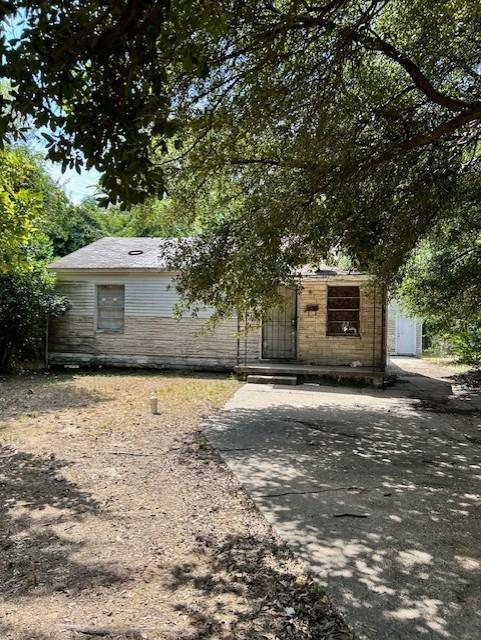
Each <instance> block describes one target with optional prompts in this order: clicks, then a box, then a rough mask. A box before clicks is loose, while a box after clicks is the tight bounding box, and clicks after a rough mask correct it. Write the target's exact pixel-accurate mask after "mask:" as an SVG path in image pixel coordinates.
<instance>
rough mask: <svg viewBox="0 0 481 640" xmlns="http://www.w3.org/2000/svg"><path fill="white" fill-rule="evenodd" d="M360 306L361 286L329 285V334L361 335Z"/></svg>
mask: <svg viewBox="0 0 481 640" xmlns="http://www.w3.org/2000/svg"><path fill="white" fill-rule="evenodd" d="M360 307H361V296H360V290H359V287H346V286H339V287H327V335H328V336H359V335H360V333H361V327H360V320H359V311H360Z"/></svg>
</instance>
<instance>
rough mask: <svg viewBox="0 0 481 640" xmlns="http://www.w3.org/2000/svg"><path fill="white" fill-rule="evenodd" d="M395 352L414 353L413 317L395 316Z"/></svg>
mask: <svg viewBox="0 0 481 640" xmlns="http://www.w3.org/2000/svg"><path fill="white" fill-rule="evenodd" d="M396 353H397V354H398V355H400V356H415V355H416V320H415V318H406V317H404V316H398V317H397V334H396Z"/></svg>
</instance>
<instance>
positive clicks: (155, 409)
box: [149, 393, 159, 415]
mask: <svg viewBox="0 0 481 640" xmlns="http://www.w3.org/2000/svg"><path fill="white" fill-rule="evenodd" d="M149 401H150V411H151V413H152V414H153V415H156V414H157V413H159V400H158V398H157V396H156V395H155V393H151V394H150V398H149Z"/></svg>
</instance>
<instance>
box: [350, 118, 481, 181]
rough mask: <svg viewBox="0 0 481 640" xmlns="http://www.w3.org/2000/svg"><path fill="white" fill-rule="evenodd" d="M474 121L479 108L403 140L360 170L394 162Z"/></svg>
mask: <svg viewBox="0 0 481 640" xmlns="http://www.w3.org/2000/svg"><path fill="white" fill-rule="evenodd" d="M475 120H481V107H478V108H477V109H473V110H472V111H465V112H463V113H460V114H459V115H457V116H455V117H454V118H451V120H447V121H446V122H443V123H441V124H439V125H438V126H437V127H434V129H431V131H427V132H426V133H418V134H417V135H415V136H413V137H412V138H409V139H408V140H404V141H403V142H401V143H399V144H397V145H394V146H393V147H391V148H390V149H386V151H384V152H383V153H381V154H380V155H379V156H377V157H375V158H373V159H372V160H370V161H369V162H368V163H367V164H364V165H363V167H362V168H363V169H365V168H367V167H376V166H378V165H380V164H384V163H385V162H389V161H390V160H394V158H397V157H398V156H403V155H406V154H407V153H409V152H410V151H412V150H413V149H417V148H418V147H423V146H426V145H428V144H431V143H433V142H436V141H437V140H440V139H441V138H443V137H444V136H446V135H449V134H450V133H454V132H455V131H457V130H458V129H459V128H460V127H462V126H463V125H465V124H467V123H468V122H473V121H475Z"/></svg>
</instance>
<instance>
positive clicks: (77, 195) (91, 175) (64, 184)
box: [45, 161, 101, 204]
mask: <svg viewBox="0 0 481 640" xmlns="http://www.w3.org/2000/svg"><path fill="white" fill-rule="evenodd" d="M45 169H46V170H47V171H48V173H49V174H50V176H51V177H52V179H53V180H55V182H56V183H57V184H58V185H59V186H60V187H61V188H62V189H63V190H64V191H65V193H66V194H67V195H68V197H69V198H70V200H72V202H74V203H75V204H78V203H79V202H81V201H82V200H84V199H85V198H88V197H89V196H96V195H97V194H98V192H99V189H98V186H97V183H98V181H99V179H100V175H101V174H100V173H99V172H98V171H96V170H95V169H90V170H88V171H87V170H86V169H82V172H81V173H80V174H78V173H77V172H76V171H75V169H67V170H66V171H65V173H62V167H61V165H60V163H59V164H57V163H54V162H48V161H47V162H45Z"/></svg>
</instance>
